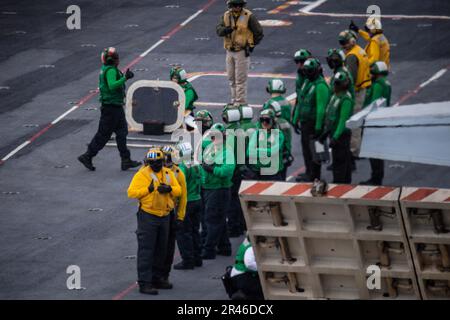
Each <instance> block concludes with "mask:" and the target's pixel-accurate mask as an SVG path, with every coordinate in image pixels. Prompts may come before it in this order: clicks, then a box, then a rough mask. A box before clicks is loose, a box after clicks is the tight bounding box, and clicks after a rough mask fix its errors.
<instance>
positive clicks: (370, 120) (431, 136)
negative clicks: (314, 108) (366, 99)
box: [347, 99, 450, 166]
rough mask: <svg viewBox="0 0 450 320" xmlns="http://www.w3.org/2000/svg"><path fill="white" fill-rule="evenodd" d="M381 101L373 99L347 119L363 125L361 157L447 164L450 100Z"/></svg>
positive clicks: (349, 123) (351, 124)
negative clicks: (394, 103)
mask: <svg viewBox="0 0 450 320" xmlns="http://www.w3.org/2000/svg"><path fill="white" fill-rule="evenodd" d="M384 105H385V101H384V99H379V100H377V101H374V103H372V104H371V105H370V106H368V107H366V108H365V109H363V110H362V111H360V112H358V113H357V114H355V115H353V116H352V117H351V118H350V119H349V120H348V121H347V127H348V128H358V127H360V128H362V129H363V138H362V145H361V153H360V157H363V158H378V159H386V160H395V161H407V162H417V163H425V164H434V165H442V166H450V101H445V102H433V103H420V104H414V105H405V106H397V107H384Z"/></svg>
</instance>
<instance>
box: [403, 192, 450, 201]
mask: <svg viewBox="0 0 450 320" xmlns="http://www.w3.org/2000/svg"><path fill="white" fill-rule="evenodd" d="M400 200H401V201H411V202H433V203H449V204H450V189H437V188H402V193H401V199H400Z"/></svg>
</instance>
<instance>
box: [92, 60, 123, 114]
mask: <svg viewBox="0 0 450 320" xmlns="http://www.w3.org/2000/svg"><path fill="white" fill-rule="evenodd" d="M125 81H126V79H125V76H124V75H123V74H122V72H121V71H120V70H119V69H118V68H117V67H116V66H111V65H103V66H102V70H101V72H100V75H99V81H98V82H99V84H98V88H99V90H100V97H99V100H100V102H101V103H102V104H114V105H120V106H122V105H123V104H124V99H125Z"/></svg>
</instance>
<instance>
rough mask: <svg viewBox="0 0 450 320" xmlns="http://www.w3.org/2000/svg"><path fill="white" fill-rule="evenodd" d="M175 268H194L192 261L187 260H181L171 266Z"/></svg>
mask: <svg viewBox="0 0 450 320" xmlns="http://www.w3.org/2000/svg"><path fill="white" fill-rule="evenodd" d="M173 268H174V269H175V270H192V269H194V263H193V262H188V261H184V260H183V261H181V262H179V263H177V264H176V265H174V266H173Z"/></svg>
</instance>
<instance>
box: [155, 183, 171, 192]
mask: <svg viewBox="0 0 450 320" xmlns="http://www.w3.org/2000/svg"><path fill="white" fill-rule="evenodd" d="M171 191H172V187H171V186H169V185H167V184H164V183H162V184H160V185H159V186H158V192H159V193H162V194H164V193H169V192H171Z"/></svg>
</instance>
